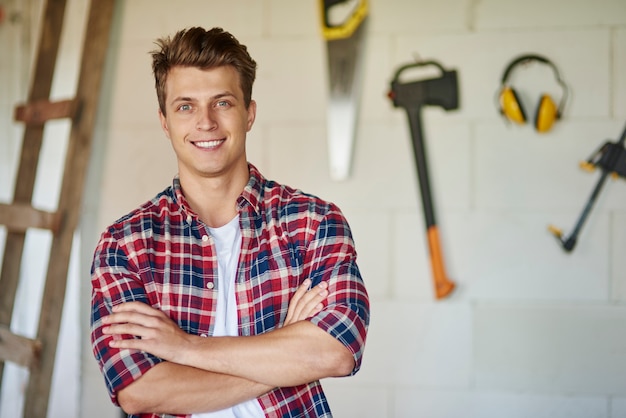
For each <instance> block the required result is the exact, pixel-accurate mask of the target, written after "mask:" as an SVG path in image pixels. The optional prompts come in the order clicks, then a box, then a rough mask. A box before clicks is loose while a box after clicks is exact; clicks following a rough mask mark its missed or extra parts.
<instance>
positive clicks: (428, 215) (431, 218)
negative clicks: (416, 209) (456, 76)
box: [406, 106, 455, 299]
mask: <svg viewBox="0 0 626 418" xmlns="http://www.w3.org/2000/svg"><path fill="white" fill-rule="evenodd" d="M406 111H407V115H408V117H409V125H410V128H411V137H412V139H413V153H414V156H415V165H416V168H417V177H418V180H419V185H420V193H421V196H422V206H423V208H424V219H425V221H426V234H427V238H428V248H429V251H430V263H431V268H432V272H433V284H434V287H435V296H436V297H437V299H442V298H444V297H446V296H447V295H448V294H449V293H450V292H452V290H454V287H455V284H454V282H452V281H451V280H450V279H448V277H447V275H446V271H445V268H444V263H443V252H442V250H441V243H440V241H439V231H438V229H437V222H436V221H435V211H434V209H433V201H432V195H431V192H430V180H429V177H428V165H427V163H426V146H425V144H424V140H423V135H422V124H421V123H420V112H421V106H416V107H412V108H407V109H406Z"/></svg>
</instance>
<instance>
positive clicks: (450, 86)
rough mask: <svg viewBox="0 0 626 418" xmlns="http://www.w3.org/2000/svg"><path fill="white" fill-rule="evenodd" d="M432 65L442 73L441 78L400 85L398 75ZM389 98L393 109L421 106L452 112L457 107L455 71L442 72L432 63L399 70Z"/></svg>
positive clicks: (457, 92) (413, 65)
mask: <svg viewBox="0 0 626 418" xmlns="http://www.w3.org/2000/svg"><path fill="white" fill-rule="evenodd" d="M427 64H434V65H436V66H437V67H439V68H440V69H441V71H442V74H441V77H437V78H429V79H425V80H419V81H412V82H406V83H402V82H400V81H399V76H400V73H401V72H402V71H404V70H406V69H408V68H410V67H415V66H418V65H427ZM389 98H390V99H391V100H392V101H393V105H394V106H395V107H403V108H406V109H411V108H419V107H421V106H439V107H442V108H443V109H445V110H454V109H458V107H459V91H458V81H457V73H456V70H451V71H447V70H444V69H443V67H441V65H439V64H437V63H434V62H432V61H431V62H426V63H418V64H410V65H407V66H404V67H402V68H400V70H399V71H398V72H397V73H396V75H395V77H394V79H393V81H392V82H391V91H390V92H389Z"/></svg>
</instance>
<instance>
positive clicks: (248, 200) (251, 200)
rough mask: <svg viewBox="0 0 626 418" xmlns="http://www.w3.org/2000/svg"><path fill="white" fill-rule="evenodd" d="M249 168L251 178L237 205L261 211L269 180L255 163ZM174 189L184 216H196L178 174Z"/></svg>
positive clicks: (174, 181) (173, 183)
mask: <svg viewBox="0 0 626 418" xmlns="http://www.w3.org/2000/svg"><path fill="white" fill-rule="evenodd" d="M248 169H249V171H250V178H249V179H248V183H247V184H246V187H244V189H243V191H242V192H241V194H240V195H239V197H238V198H237V207H238V208H239V211H241V210H242V209H243V208H244V207H245V206H246V205H250V207H252V209H253V210H254V211H255V212H256V213H259V212H260V209H259V204H260V202H261V201H262V200H263V189H264V186H265V183H266V182H267V180H266V179H265V177H263V175H262V174H261V173H260V172H259V170H258V169H257V168H256V167H255V166H254V165H252V164H250V163H248ZM172 189H173V191H174V198H175V200H176V202H177V203H178V205H179V206H180V210H181V213H182V214H183V216H184V217H185V218H187V217H189V216H190V215H191V216H193V217H194V218H195V217H196V213H195V212H194V211H193V210H192V209H191V207H190V206H189V203H188V202H187V199H186V198H185V195H184V194H183V189H182V187H181V185H180V177H179V176H178V175H177V176H176V177H174V180H173V181H172Z"/></svg>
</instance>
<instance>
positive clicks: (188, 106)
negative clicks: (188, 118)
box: [178, 104, 191, 112]
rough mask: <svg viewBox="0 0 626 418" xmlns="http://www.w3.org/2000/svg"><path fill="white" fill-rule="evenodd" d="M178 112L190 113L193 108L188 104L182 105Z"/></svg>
mask: <svg viewBox="0 0 626 418" xmlns="http://www.w3.org/2000/svg"><path fill="white" fill-rule="evenodd" d="M178 110H182V111H183V112H188V111H190V110H191V106H190V105H188V104H182V105H180V106H178Z"/></svg>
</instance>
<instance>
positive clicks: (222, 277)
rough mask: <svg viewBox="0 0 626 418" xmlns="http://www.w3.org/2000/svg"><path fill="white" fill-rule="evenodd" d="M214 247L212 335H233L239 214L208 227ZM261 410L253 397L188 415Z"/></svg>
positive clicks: (212, 417) (214, 417)
mask: <svg viewBox="0 0 626 418" xmlns="http://www.w3.org/2000/svg"><path fill="white" fill-rule="evenodd" d="M209 232H210V233H211V237H212V238H213V240H214V241H215V249H216V250H217V286H216V289H215V290H214V291H217V292H218V294H217V309H216V313H215V329H214V331H213V336H214V337H221V336H237V323H238V320H237V302H236V301H235V278H236V277H237V264H238V262H239V253H240V252H241V231H240V230H239V215H237V216H236V217H235V218H234V219H233V220H232V221H230V222H229V223H227V224H226V225H224V226H221V227H219V228H209ZM262 417H265V413H263V410H262V409H261V405H259V402H258V401H257V400H256V399H251V400H249V401H246V402H242V403H240V404H238V405H235V406H233V407H231V408H226V409H222V410H220V411H216V412H207V413H202V414H193V415H192V418H262Z"/></svg>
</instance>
